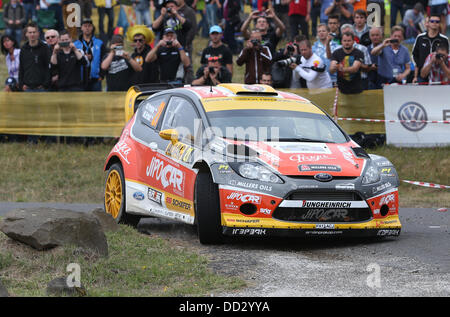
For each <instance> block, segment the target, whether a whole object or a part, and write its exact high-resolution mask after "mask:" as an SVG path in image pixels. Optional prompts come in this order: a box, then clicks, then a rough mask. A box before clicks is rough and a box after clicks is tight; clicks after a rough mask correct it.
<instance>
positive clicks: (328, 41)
mask: <svg viewBox="0 0 450 317" xmlns="http://www.w3.org/2000/svg"><path fill="white" fill-rule="evenodd" d="M329 33H330V32H329V28H328V26H327V25H326V24H319V26H318V27H317V41H316V42H314V44H313V46H312V51H313V53H314V54H316V55H317V56H319V57H320V58H321V59H322V61H323V62H324V64H325V65H326V70H327V72H328V74H329V75H330V78H331V82H332V83H333V84H335V83H336V81H337V76H336V73H334V74H331V73H330V62H331V61H330V59H329V58H328V55H327V46H329V50H330V52H333V51H335V50H336V49H337V48H338V46H339V45H338V44H337V43H336V42H335V41H333V37H332V36H330V35H329ZM330 57H331V56H330Z"/></svg>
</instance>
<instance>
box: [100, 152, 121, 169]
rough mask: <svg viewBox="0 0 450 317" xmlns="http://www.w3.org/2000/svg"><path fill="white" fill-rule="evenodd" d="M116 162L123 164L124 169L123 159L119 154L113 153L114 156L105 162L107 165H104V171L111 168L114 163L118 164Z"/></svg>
mask: <svg viewBox="0 0 450 317" xmlns="http://www.w3.org/2000/svg"><path fill="white" fill-rule="evenodd" d="M116 163H119V164H120V166H121V167H122V169H123V164H122V161H121V160H120V159H119V157H118V156H116V155H113V156H111V157H110V158H109V160H108V162H107V163H106V164H105V167H104V169H103V170H104V171H107V170H109V168H110V167H111V166H112V165H113V164H116Z"/></svg>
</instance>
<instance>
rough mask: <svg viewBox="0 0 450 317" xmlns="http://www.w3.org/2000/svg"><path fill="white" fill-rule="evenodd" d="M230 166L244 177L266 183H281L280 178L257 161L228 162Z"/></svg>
mask: <svg viewBox="0 0 450 317" xmlns="http://www.w3.org/2000/svg"><path fill="white" fill-rule="evenodd" d="M230 166H231V167H232V168H233V169H234V170H235V171H236V172H237V173H238V174H239V175H241V176H242V177H244V178H248V179H255V180H259V181H261V182H268V183H276V184H281V183H283V180H281V178H279V177H278V176H277V175H276V174H274V173H273V172H272V171H270V170H269V169H267V168H265V167H264V166H262V165H260V164H258V163H240V164H230Z"/></svg>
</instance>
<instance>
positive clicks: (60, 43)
mask: <svg viewBox="0 0 450 317" xmlns="http://www.w3.org/2000/svg"><path fill="white" fill-rule="evenodd" d="M69 45H70V42H59V46H60V47H68V46H69Z"/></svg>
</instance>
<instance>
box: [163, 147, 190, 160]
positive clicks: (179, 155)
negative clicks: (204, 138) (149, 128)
mask: <svg viewBox="0 0 450 317" xmlns="http://www.w3.org/2000/svg"><path fill="white" fill-rule="evenodd" d="M193 151H194V148H193V147H190V146H188V145H186V144H183V143H181V142H177V143H175V144H172V143H171V142H170V143H169V144H168V145H167V148H166V154H167V156H169V157H171V158H173V159H175V160H179V161H183V162H191V160H192V152H193Z"/></svg>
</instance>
